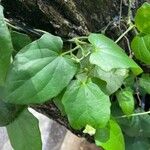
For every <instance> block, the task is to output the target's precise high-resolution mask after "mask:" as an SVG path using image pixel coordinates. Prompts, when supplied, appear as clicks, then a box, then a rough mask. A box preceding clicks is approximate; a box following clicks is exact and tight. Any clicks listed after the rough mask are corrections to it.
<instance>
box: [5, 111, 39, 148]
mask: <svg viewBox="0 0 150 150" xmlns="http://www.w3.org/2000/svg"><path fill="white" fill-rule="evenodd" d="M38 124H39V123H38V120H37V119H36V118H35V117H34V116H33V115H32V114H31V113H30V112H29V111H28V110H27V109H25V110H24V111H23V112H22V113H21V114H20V115H19V116H18V118H16V119H15V121H13V122H12V123H11V124H9V125H8V126H7V132H8V136H9V139H10V142H11V145H12V147H13V148H14V150H42V141H41V135H40V130H39V126H38Z"/></svg>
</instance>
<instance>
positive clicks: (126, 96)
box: [116, 88, 134, 115]
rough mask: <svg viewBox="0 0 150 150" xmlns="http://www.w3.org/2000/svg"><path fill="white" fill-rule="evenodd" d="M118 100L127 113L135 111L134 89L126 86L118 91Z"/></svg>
mask: <svg viewBox="0 0 150 150" xmlns="http://www.w3.org/2000/svg"><path fill="white" fill-rule="evenodd" d="M116 96H117V100H118V103H119V106H120V107H121V109H122V111H123V113H124V114H125V115H130V114H132V113H133V111H134V97H133V91H132V90H131V89H130V88H125V89H123V90H121V91H119V92H118V93H117V95H116Z"/></svg>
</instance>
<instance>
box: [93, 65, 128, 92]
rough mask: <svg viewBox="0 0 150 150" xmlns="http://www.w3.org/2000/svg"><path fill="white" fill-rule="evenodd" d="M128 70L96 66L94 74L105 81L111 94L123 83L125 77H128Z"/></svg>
mask: <svg viewBox="0 0 150 150" xmlns="http://www.w3.org/2000/svg"><path fill="white" fill-rule="evenodd" d="M127 75H128V71H127V70H126V69H112V70H111V71H104V70H102V69H101V68H100V67H98V66H96V67H95V68H94V70H93V76H94V77H97V78H100V79H101V80H103V81H105V82H106V83H107V84H106V91H107V93H108V94H109V95H111V94H112V93H114V92H116V91H117V90H118V89H119V88H120V87H121V85H122V83H123V81H124V79H125V78H126V77H127Z"/></svg>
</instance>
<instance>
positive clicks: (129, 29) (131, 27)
mask: <svg viewBox="0 0 150 150" xmlns="http://www.w3.org/2000/svg"><path fill="white" fill-rule="evenodd" d="M134 27H135V25H131V26H129V28H128V29H127V30H126V31H125V32H124V33H122V34H121V36H120V37H119V38H118V39H117V40H116V41H115V43H118V42H119V41H120V40H121V39H122V38H123V37H124V36H125V35H126V34H127V33H128V32H129V31H131V30H132V29H133V28H134Z"/></svg>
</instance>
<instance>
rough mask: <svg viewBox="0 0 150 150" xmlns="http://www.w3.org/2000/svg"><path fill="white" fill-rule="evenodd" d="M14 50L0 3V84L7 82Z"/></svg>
mask: <svg viewBox="0 0 150 150" xmlns="http://www.w3.org/2000/svg"><path fill="white" fill-rule="evenodd" d="M12 50H13V46H12V43H11V36H10V33H9V30H8V28H7V26H6V23H5V21H4V15H3V7H2V6H1V5H0V85H3V84H4V82H5V78H6V74H7V70H8V67H9V64H10V58H11V52H12Z"/></svg>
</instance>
